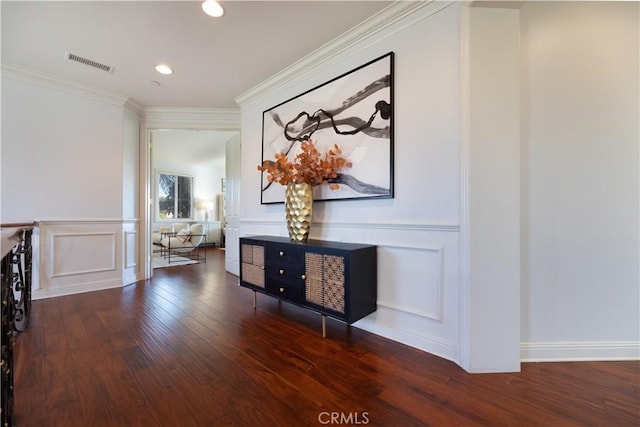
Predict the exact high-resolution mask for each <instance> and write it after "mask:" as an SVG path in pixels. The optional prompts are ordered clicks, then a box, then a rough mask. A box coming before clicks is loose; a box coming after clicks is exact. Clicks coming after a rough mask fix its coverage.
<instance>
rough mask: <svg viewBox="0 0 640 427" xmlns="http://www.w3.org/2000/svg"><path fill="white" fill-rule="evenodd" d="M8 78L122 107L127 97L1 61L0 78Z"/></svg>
mask: <svg viewBox="0 0 640 427" xmlns="http://www.w3.org/2000/svg"><path fill="white" fill-rule="evenodd" d="M5 77H6V78H10V79H14V80H20V81H24V82H28V83H31V84H34V85H36V86H40V87H43V88H45V89H50V90H54V91H57V92H62V93H65V94H68V95H73V96H78V97H81V98H86V99H90V100H92V101H97V102H100V103H103V104H108V105H113V106H116V107H120V108H123V107H124V105H125V103H126V102H127V100H128V97H127V96H125V95H122V94H119V93H114V92H108V91H104V90H100V89H96V88H93V87H90V86H87V85H83V84H81V83H78V82H74V81H72V80H68V79H64V78H62V77H58V76H55V75H52V74H47V73H43V72H41V71H36V70H33V69H31V68H27V67H23V66H20V65H16V64H10V63H6V62H3V63H2V78H5Z"/></svg>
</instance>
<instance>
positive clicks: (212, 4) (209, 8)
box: [202, 0, 224, 18]
mask: <svg viewBox="0 0 640 427" xmlns="http://www.w3.org/2000/svg"><path fill="white" fill-rule="evenodd" d="M202 10H204V13H206V14H207V15H209V16H213V17H214V18H219V17H221V16H222V15H224V10H223V9H222V6H220V3H218V2H217V1H216V0H206V1H205V2H203V3H202Z"/></svg>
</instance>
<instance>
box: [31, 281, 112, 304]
mask: <svg viewBox="0 0 640 427" xmlns="http://www.w3.org/2000/svg"><path fill="white" fill-rule="evenodd" d="M123 286H124V284H123V282H122V280H104V281H97V282H90V283H79V284H75V285H71V286H64V287H59V288H48V289H34V290H33V292H32V294H31V299H33V300H38V299H44V298H52V297H61V296H65V295H73V294H81V293H84V292H93V291H101V290H103V289H112V288H122V287H123Z"/></svg>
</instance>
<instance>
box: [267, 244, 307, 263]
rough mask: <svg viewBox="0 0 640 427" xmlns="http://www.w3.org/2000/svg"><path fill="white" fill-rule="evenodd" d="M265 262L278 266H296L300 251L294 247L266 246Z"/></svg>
mask: <svg viewBox="0 0 640 427" xmlns="http://www.w3.org/2000/svg"><path fill="white" fill-rule="evenodd" d="M267 260H269V261H271V262H274V263H278V264H297V263H299V262H300V250H299V249H298V248H297V247H295V246H294V245H267Z"/></svg>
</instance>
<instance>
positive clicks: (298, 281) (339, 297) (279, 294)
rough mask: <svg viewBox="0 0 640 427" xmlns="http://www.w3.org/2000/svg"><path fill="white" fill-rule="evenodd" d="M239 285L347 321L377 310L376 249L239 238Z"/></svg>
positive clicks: (352, 244)
mask: <svg viewBox="0 0 640 427" xmlns="http://www.w3.org/2000/svg"><path fill="white" fill-rule="evenodd" d="M240 262H241V267H240V286H244V287H246V288H249V289H251V290H253V291H254V294H253V305H254V308H255V306H256V293H257V292H260V293H263V294H266V295H269V296H272V297H275V298H278V299H280V300H282V301H286V302H289V303H292V304H296V305H300V306H303V307H305V308H308V309H311V310H314V311H316V312H318V313H320V314H321V315H322V336H323V337H325V336H326V317H327V316H329V317H332V318H335V319H338V320H341V321H344V322H346V323H349V324H351V323H353V322H355V321H357V320H360V319H362V318H363V317H365V316H367V315H369V314H371V313H373V312H374V311H376V300H377V256H376V246H372V245H363V244H355V243H342V242H328V241H322V240H309V241H308V242H306V243H298V242H292V241H291V240H289V239H288V238H284V237H276V236H252V237H243V238H240Z"/></svg>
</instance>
